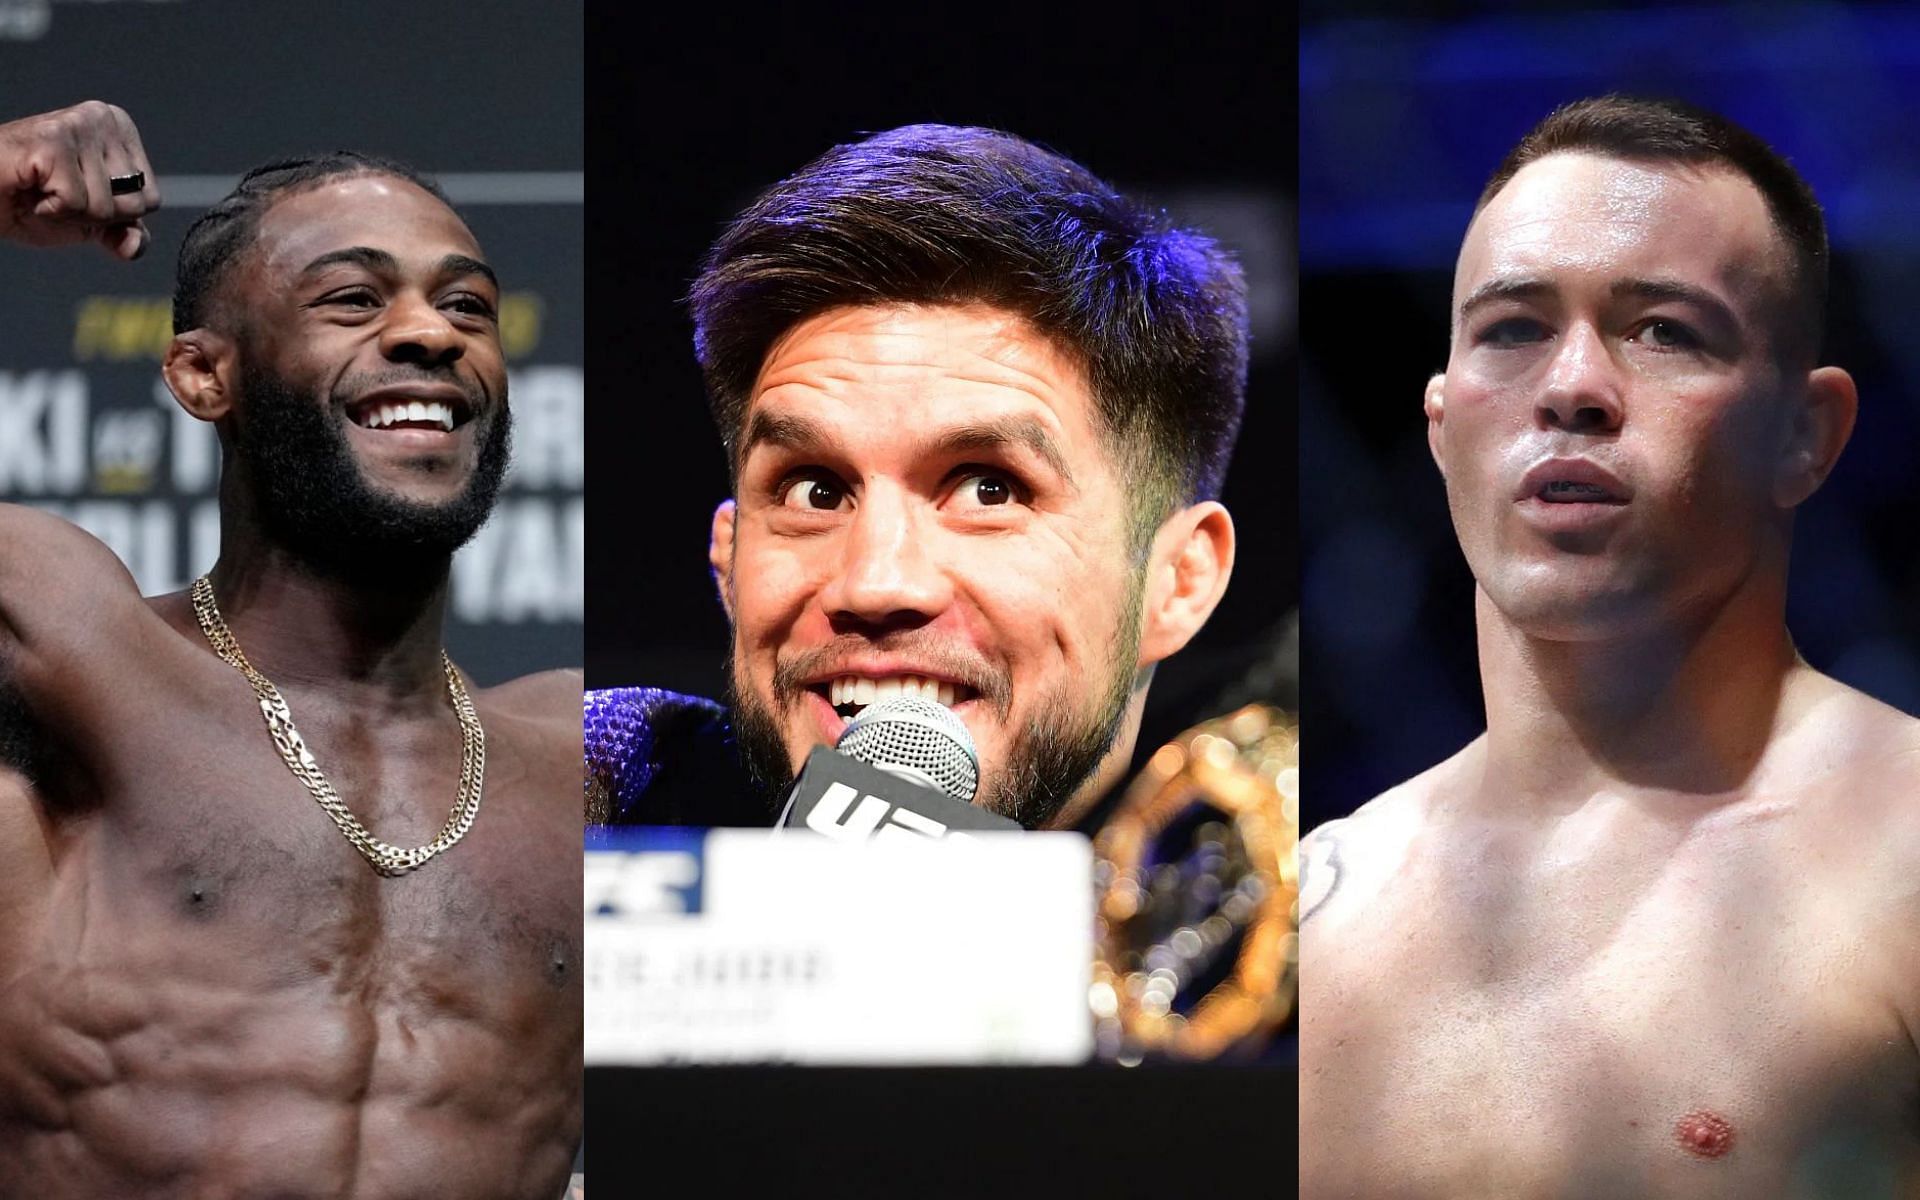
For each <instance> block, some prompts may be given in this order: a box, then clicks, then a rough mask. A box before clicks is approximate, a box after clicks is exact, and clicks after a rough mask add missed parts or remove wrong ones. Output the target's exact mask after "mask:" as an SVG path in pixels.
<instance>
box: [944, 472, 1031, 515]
mask: <svg viewBox="0 0 1920 1200" xmlns="http://www.w3.org/2000/svg"><path fill="white" fill-rule="evenodd" d="M953 494H954V496H955V498H956V499H958V500H959V501H960V502H961V503H963V504H967V505H969V506H979V507H983V508H990V507H993V506H995V505H1001V504H1012V503H1013V502H1014V501H1015V500H1018V499H1019V498H1020V489H1019V486H1018V485H1017V484H1015V483H1014V481H1013V480H1012V478H1010V477H1009V476H1007V475H1003V474H1001V473H1000V472H998V471H971V472H968V473H967V474H965V475H962V476H961V477H960V486H959V487H957V488H955V489H954V492H953Z"/></svg>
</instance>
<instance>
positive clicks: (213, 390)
mask: <svg viewBox="0 0 1920 1200" xmlns="http://www.w3.org/2000/svg"><path fill="white" fill-rule="evenodd" d="M233 359H234V354H233V340H232V339H231V338H228V337H226V336H224V335H222V334H218V333H215V332H214V331H213V330H211V329H204V328H203V329H189V330H187V331H186V332H185V333H180V334H175V335H174V338H173V341H171V342H169V343H167V353H166V357H164V358H163V359H162V360H161V362H160V375H161V377H162V378H164V379H165V380H166V381H167V390H168V391H170V392H172V393H173V398H174V399H175V400H176V401H178V402H179V404H180V407H181V408H184V409H186V410H187V412H189V413H190V414H192V415H193V416H196V417H198V418H200V419H201V420H202V421H209V422H211V421H218V420H219V419H220V418H222V417H224V416H226V415H227V414H228V413H231V412H232V411H233V398H234V397H233V394H234V385H233V372H234V362H233Z"/></svg>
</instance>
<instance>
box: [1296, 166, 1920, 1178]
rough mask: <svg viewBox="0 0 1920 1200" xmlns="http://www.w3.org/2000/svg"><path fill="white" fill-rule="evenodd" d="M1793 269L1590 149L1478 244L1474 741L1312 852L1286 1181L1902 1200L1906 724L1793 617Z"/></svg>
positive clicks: (1452, 389) (1650, 169)
mask: <svg viewBox="0 0 1920 1200" xmlns="http://www.w3.org/2000/svg"><path fill="white" fill-rule="evenodd" d="M1784 256H1785V249H1784V246H1783V244H1782V243H1781V242H1780V241H1779V240H1778V237H1777V234H1776V232H1775V231H1774V229H1773V228H1772V225H1771V220H1770V217H1769V215H1768V213H1767V210H1766V208H1765V206H1764V203H1763V201H1762V200H1761V198H1760V196H1759V194H1758V192H1757V191H1756V190H1755V189H1753V188H1752V186H1751V185H1749V184H1747V183H1746V182H1745V181H1744V179H1742V178H1741V177H1739V176H1737V175H1734V174H1732V173H1730V172H1726V171H1719V170H1712V169H1708V170H1695V169H1691V168H1684V167H1672V166H1664V165H1650V164H1642V163H1632V162H1623V161H1620V160H1616V159H1608V158H1601V157H1597V156H1592V155H1587V154H1579V153H1566V152H1562V153H1558V154H1553V155H1549V156H1547V157H1545V158H1543V159H1541V160H1539V161H1538V162H1535V163H1533V164H1531V165H1529V166H1527V167H1524V168H1522V169H1521V171H1520V172H1519V173H1518V174H1517V175H1516V176H1515V177H1514V179H1513V180H1512V181H1511V182H1510V183H1509V184H1508V186H1507V187H1506V189H1504V190H1503V191H1502V192H1501V193H1500V194H1499V195H1498V196H1496V197H1495V198H1494V199H1493V200H1492V201H1491V202H1490V203H1489V204H1488V205H1487V207H1486V208H1485V209H1484V210H1483V211H1482V212H1481V214H1480V215H1479V216H1478V217H1477V218H1476V219H1475V222H1474V224H1473V226H1472V227H1471V229H1470V230H1469V233H1468V237H1467V240H1466V243H1465V245H1464V246H1463V247H1462V250H1461V257H1460V268H1459V273H1458V275H1457V278H1456V284H1455V296H1454V300H1455V308H1456V319H1457V324H1456V328H1455V331H1454V343H1453V348H1452V354H1451V357H1450V359H1449V362H1448V368H1447V371H1446V373H1445V375H1444V376H1442V377H1438V378H1436V379H1435V380H1434V382H1433V384H1432V385H1430V388H1429V391H1428V395H1427V416H1428V422H1429V424H1428V429H1429V435H1430V440H1431V442H1432V445H1433V450H1434V456H1435V459H1436V461H1437V463H1438V464H1439V466H1440V468H1441V471H1442V473H1443V475H1444V477H1445V480H1446V485H1447V494H1448V500H1449V505H1450V508H1451V510H1452V514H1453V519H1454V524H1455V528H1456V530H1457V531H1458V533H1459V536H1460V542H1461V547H1462V550H1463V552H1464V553H1465V555H1466V558H1467V561H1468V563H1469V565H1470V566H1471V567H1472V569H1473V574H1474V577H1475V579H1476V581H1477V583H1478V585H1479V586H1478V591H1477V596H1476V617H1477V626H1478V638H1479V658H1480V670H1481V678H1482V683H1483V687H1484V689H1485V695H1486V705H1487V732H1486V733H1485V734H1484V735H1482V736H1481V737H1480V738H1478V739H1476V740H1475V741H1474V742H1472V743H1471V744H1470V745H1468V746H1467V747H1466V748H1465V749H1463V750H1462V751H1460V752H1459V753H1458V754H1456V755H1455V756H1453V757H1452V758H1450V759H1448V760H1447V761H1446V762H1444V763H1442V764H1440V765H1439V766H1437V767H1435V768H1433V769H1432V770H1430V771H1428V772H1426V773H1425V774H1423V775H1421V776H1419V777H1417V778H1415V779H1413V780H1411V781H1409V782H1408V783H1405V784H1403V785H1401V786H1399V787H1397V788H1394V789H1392V790H1390V791H1388V792H1387V793H1385V794H1384V795H1382V796H1380V797H1378V798H1376V799H1375V800H1373V801H1372V802H1371V803H1369V804H1367V805H1366V806H1364V807H1362V808H1361V809H1360V810H1359V811H1358V812H1357V813H1355V814H1354V815H1353V816H1351V817H1349V818H1347V819H1345V820H1342V821H1335V822H1332V823H1330V824H1328V825H1325V826H1322V827H1321V828H1320V829H1318V830H1316V831H1315V832H1314V833H1313V834H1311V835H1310V836H1309V837H1308V838H1307V840H1306V841H1305V842H1304V843H1303V844H1302V847H1301V862H1302V865H1303V879H1302V885H1301V912H1302V925H1301V964H1302V966H1301V997H1300V1014H1301V1032H1300V1045H1301V1050H1300V1055H1301V1064H1302V1072H1301V1115H1300V1130H1301V1140H1300V1153H1301V1195H1302V1196H1303V1197H1312V1198H1313V1200H1332V1198H1342V1197H1352V1198H1355V1200H1393V1198H1396V1197H1407V1198H1409V1200H1412V1198H1416V1197H1417V1198H1420V1200H1429V1198H1433V1197H1473V1198H1479V1197H1490V1196H1499V1197H1540V1198H1543V1200H1544V1198H1548V1197H1551V1198H1553V1200H1581V1198H1589V1197H1590V1198H1593V1200H1603V1198H1606V1200H1611V1198H1617V1197H1637V1198H1639V1197H1645V1198H1664V1197H1672V1198H1674V1200H1704V1198H1713V1197H1726V1198H1728V1200H1745V1198H1748V1197H1762V1196H1764V1197H1769V1198H1775V1197H1782V1198H1813V1197H1836V1198H1837V1197H1862V1196H1891V1197H1916V1196H1920V885H1916V883H1915V880H1916V879H1920V804H1916V803H1915V797H1916V796H1920V723H1916V722H1915V721H1913V720H1912V719H1910V718H1909V717H1907V716H1905V715H1904V714H1902V713H1899V712H1896V711H1894V710H1893V709H1890V708H1887V707H1885V706H1884V705H1881V704H1879V703H1877V702H1875V701H1873V700H1871V699H1869V698H1868V697H1866V696H1863V695H1861V694H1860V693H1858V692H1855V691H1853V690H1851V689H1849V688H1846V687H1844V686H1842V685H1841V684H1839V683H1837V682H1835V681H1834V680H1832V679H1829V678H1826V677H1825V676H1822V675H1820V674H1819V673H1818V672H1816V671H1814V670H1813V669H1811V668H1810V667H1808V666H1807V665H1806V664H1805V663H1804V662H1802V661H1801V660H1800V659H1799V658H1798V656H1797V655H1796V654H1795V652H1794V649H1793V646H1792V644H1791V642H1790V641H1789V639H1788V637H1787V632H1786V628H1785V620H1784V614H1785V591H1786V564H1787V558H1788V546H1789V543H1790V535H1791V528H1792V520H1791V517H1792V510H1793V507H1794V506H1795V505H1797V504H1799V503H1800V502H1801V501H1803V500H1804V499H1806V497H1807V496H1809V495H1810V494H1812V492H1813V491H1814V490H1815V489H1816V488H1817V487H1818V486H1819V485H1820V483H1821V481H1822V480H1823V479H1824V477H1825V475H1826V472H1827V471H1828V470H1830V469H1831V467H1832V465H1833V462H1834V461H1835V460H1836V459H1837V457H1838V455H1839V452H1840V448H1841V447H1842V446H1843V445H1844V443H1845V440H1846V435H1847V432H1848V430H1849V429H1850V427H1851V415H1852V403H1853V399H1852V384H1851V381H1850V380H1848V379H1847V378H1846V377H1845V376H1844V374H1842V373H1840V372H1837V371H1834V370H1832V369H1831V368H1819V369H1817V370H1816V369H1811V363H1810V362H1808V363H1804V364H1799V365H1795V359H1794V355H1793V353H1791V352H1789V351H1787V350H1786V349H1784V348H1782V347H1781V346H1780V345H1779V344H1778V342H1777V341H1776V340H1775V337H1776V332H1775V331H1776V330H1777V329H1778V327H1779V322H1778V317H1777V315H1776V314H1777V312H1778V310H1777V309H1776V308H1774V307H1773V306H1774V305H1775V304H1776V303H1777V301H1778V297H1779V295H1780V293H1781V287H1782V283H1781V272H1782V271H1783V270H1784V265H1783V264H1784V262H1785V257H1784ZM1568 462H1572V463H1576V464H1584V465H1585V468H1587V469H1591V468H1592V467H1595V466H1597V467H1598V468H1600V469H1601V470H1603V471H1604V473H1605V474H1604V475H1599V476H1589V477H1587V478H1584V479H1583V478H1576V479H1575V480H1574V482H1575V484H1576V485H1585V484H1586V483H1588V482H1590V481H1591V479H1593V478H1599V479H1601V480H1602V481H1603V483H1602V488H1603V490H1604V491H1605V492H1607V493H1609V494H1608V496H1607V499H1606V500H1605V501H1604V502H1601V501H1584V502H1580V503H1577V504H1576V503H1566V502H1564V501H1556V502H1555V503H1553V504H1549V503H1547V502H1545V501H1544V500H1543V499H1542V498H1541V494H1540V493H1538V492H1536V491H1535V490H1534V489H1533V488H1532V487H1531V486H1529V483H1528V481H1529V480H1535V481H1536V482H1537V478H1536V476H1535V475H1534V472H1535V471H1536V470H1538V469H1539V468H1540V467H1541V466H1542V464H1546V465H1547V467H1548V471H1547V477H1548V479H1549V481H1551V478H1552V476H1553V475H1554V473H1555V472H1557V471H1559V470H1561V469H1562V468H1561V467H1557V466H1554V465H1553V464H1555V463H1568Z"/></svg>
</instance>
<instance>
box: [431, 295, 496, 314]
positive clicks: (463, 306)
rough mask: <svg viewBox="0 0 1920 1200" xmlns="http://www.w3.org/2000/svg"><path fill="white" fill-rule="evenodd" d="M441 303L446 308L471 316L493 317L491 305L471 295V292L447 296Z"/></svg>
mask: <svg viewBox="0 0 1920 1200" xmlns="http://www.w3.org/2000/svg"><path fill="white" fill-rule="evenodd" d="M442 303H443V304H445V305H446V306H447V307H448V308H451V309H454V310H456V311H459V312H463V313H468V314H470V315H472V316H476V317H492V316H493V305H491V304H489V303H487V301H486V300H485V299H484V298H482V297H480V296H476V295H473V294H472V293H471V292H461V293H459V294H458V295H453V296H449V297H447V298H446V299H445V300H444V301H442Z"/></svg>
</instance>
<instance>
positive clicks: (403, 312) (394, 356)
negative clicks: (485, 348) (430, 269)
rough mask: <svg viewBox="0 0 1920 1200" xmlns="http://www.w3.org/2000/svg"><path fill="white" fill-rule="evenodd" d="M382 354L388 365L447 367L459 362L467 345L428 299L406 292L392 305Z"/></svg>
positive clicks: (382, 332)
mask: <svg viewBox="0 0 1920 1200" xmlns="http://www.w3.org/2000/svg"><path fill="white" fill-rule="evenodd" d="M380 352H381V353H382V354H384V355H385V356H386V358H387V360H388V361H389V362H408V363H421V364H424V365H427V366H435V365H445V364H447V363H451V362H454V361H456V360H457V359H459V357H460V356H461V354H463V353H464V352H465V342H464V341H463V339H462V337H461V333H460V331H459V330H458V329H456V328H454V326H453V322H452V321H450V320H448V319H447V314H445V313H443V312H441V311H440V309H439V308H437V307H436V306H435V305H434V303H433V301H432V300H431V299H430V298H429V297H427V296H424V295H418V294H414V293H406V292H403V293H401V294H399V295H396V296H395V297H394V298H393V300H392V301H391V302H390V303H389V306H388V309H387V320H386V325H385V326H384V327H383V328H382V329H381V331H380Z"/></svg>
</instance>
